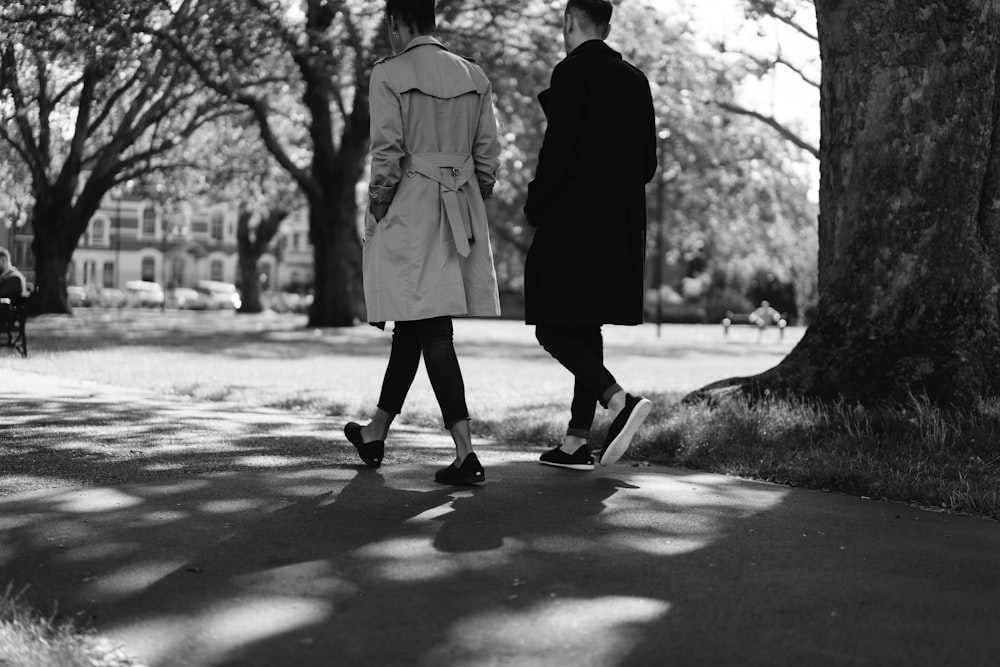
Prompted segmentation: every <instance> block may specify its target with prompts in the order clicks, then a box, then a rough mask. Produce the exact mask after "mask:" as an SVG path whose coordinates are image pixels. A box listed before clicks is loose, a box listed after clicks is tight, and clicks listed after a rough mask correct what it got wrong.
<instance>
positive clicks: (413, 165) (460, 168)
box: [403, 153, 476, 257]
mask: <svg viewBox="0 0 1000 667" xmlns="http://www.w3.org/2000/svg"><path fill="white" fill-rule="evenodd" d="M403 166H404V167H405V169H406V175H407V176H409V177H410V178H414V177H416V176H417V175H418V174H419V175H420V176H423V177H425V178H429V179H431V180H432V181H434V182H436V183H437V184H438V185H439V186H440V193H441V205H442V208H443V209H444V210H443V213H444V216H445V218H446V219H447V221H448V226H449V227H450V228H451V234H452V236H453V237H454V239H455V249H456V250H457V251H458V254H459V255H461V256H462V257H468V256H469V252H470V251H471V246H470V245H469V243H470V242H471V241H473V240H474V239H473V237H472V222H471V221H470V220H469V216H468V215H463V213H462V206H461V205H460V202H459V199H458V191H459V189H460V188H461V187H462V186H463V185H465V184H466V183H468V182H469V181H470V180H471V179H472V176H473V174H475V173H476V163H475V161H474V160H473V159H472V156H471V155H462V154H460V153H419V154H410V155H407V156H406V157H405V158H404V163H403Z"/></svg>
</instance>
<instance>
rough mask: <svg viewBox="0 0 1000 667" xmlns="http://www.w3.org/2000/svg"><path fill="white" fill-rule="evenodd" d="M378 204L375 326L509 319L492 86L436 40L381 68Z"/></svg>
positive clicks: (368, 231) (368, 291) (369, 238)
mask: <svg viewBox="0 0 1000 667" xmlns="http://www.w3.org/2000/svg"><path fill="white" fill-rule="evenodd" d="M369 102H370V105H371V158H372V160H371V181H370V185H369V190H368V194H369V197H370V199H371V201H372V202H375V203H385V202H390V205H389V210H388V213H386V215H385V217H384V218H382V220H381V221H379V222H378V223H376V222H375V218H374V216H373V215H372V214H371V211H370V210H369V211H368V214H367V218H366V220H365V238H364V249H363V269H364V286H365V305H366V307H367V310H368V321H369V322H372V323H380V322H386V321H409V320H420V319H426V318H430V317H439V316H444V315H449V316H473V317H496V316H498V315H499V314H500V300H499V295H498V293H497V278H496V271H495V270H494V267H493V250H492V248H491V247H490V237H489V229H488V228H487V221H486V207H485V205H484V204H483V194H482V193H481V191H480V185H482V190H483V191H484V192H486V193H489V192H491V191H492V188H493V185H494V184H495V183H496V172H497V168H498V166H499V154H500V144H499V142H498V140H497V127H496V121H495V119H494V115H493V96H492V87H491V86H490V82H489V80H488V79H487V78H486V75H485V74H484V73H483V70H482V69H480V68H479V66H477V65H475V64H473V63H471V62H468V61H466V60H464V59H463V58H460V57H459V56H457V55H455V54H453V53H451V52H449V51H448V50H447V49H446V48H445V47H444V45H443V44H441V42H439V41H437V40H436V39H434V38H433V37H429V36H420V37H416V38H414V39H413V40H412V41H411V42H410V43H409V44H408V45H407V47H406V49H405V50H404V51H402V52H401V53H399V54H398V55H395V56H391V57H389V58H385V59H383V60H381V61H379V62H378V63H376V64H375V67H374V69H373V70H372V75H371V84H370V89H369Z"/></svg>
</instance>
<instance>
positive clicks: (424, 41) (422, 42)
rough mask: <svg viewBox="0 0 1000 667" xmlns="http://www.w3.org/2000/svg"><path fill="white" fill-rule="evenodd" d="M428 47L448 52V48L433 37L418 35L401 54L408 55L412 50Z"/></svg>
mask: <svg viewBox="0 0 1000 667" xmlns="http://www.w3.org/2000/svg"><path fill="white" fill-rule="evenodd" d="M426 45H430V46H436V47H438V48H441V49H444V50H445V51H447V50H448V47H447V46H445V45H444V44H442V43H441V42H439V41H438V40H437V38H435V37H432V36H431V35H417V36H416V37H414V38H413V39H411V40H410V43H409V44H407V45H406V47H405V48H404V49H403V50H402V51H400V54H403V53H406V52H407V51H409V50H410V49H415V48H417V47H418V46H426Z"/></svg>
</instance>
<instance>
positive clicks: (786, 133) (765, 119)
mask: <svg viewBox="0 0 1000 667" xmlns="http://www.w3.org/2000/svg"><path fill="white" fill-rule="evenodd" d="M715 105H716V106H717V107H719V108H720V109H722V110H723V111H728V112H730V113H735V114H738V115H741V116H750V117H751V118H756V119H757V120H759V121H760V122H762V123H764V124H765V125H768V126H770V127H771V128H773V129H774V130H775V131H777V133H778V134H780V135H781V136H782V137H783V138H784V139H786V140H788V141H790V142H791V143H793V144H795V145H796V146H798V147H799V148H801V149H802V150H804V151H807V152H809V153H810V154H811V155H812V156H813V157H815V158H816V159H817V160H818V159H819V148H817V147H816V146H814V145H813V144H811V143H809V142H808V141H806V140H805V139H803V138H802V137H800V136H799V135H798V134H796V133H795V132H793V131H792V130H790V129H788V128H787V127H785V126H784V125H782V124H781V123H780V122H779V121H778V120H776V119H775V118H774V117H772V116H767V115H764V114H762V113H760V112H759V111H754V110H752V109H747V108H745V107H741V106H739V105H738V104H733V103H731V102H723V101H721V100H716V101H715Z"/></svg>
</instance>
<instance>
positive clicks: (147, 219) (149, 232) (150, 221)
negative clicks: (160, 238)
mask: <svg viewBox="0 0 1000 667" xmlns="http://www.w3.org/2000/svg"><path fill="white" fill-rule="evenodd" d="M142 235H143V236H156V211H154V210H153V207H152V206H147V207H146V208H144V209H143V210H142Z"/></svg>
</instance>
